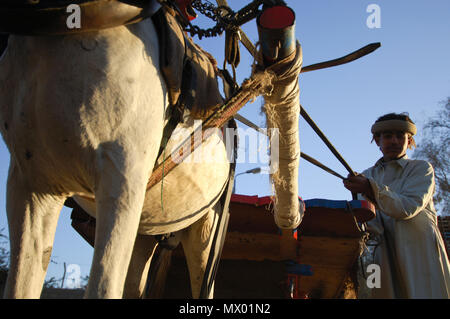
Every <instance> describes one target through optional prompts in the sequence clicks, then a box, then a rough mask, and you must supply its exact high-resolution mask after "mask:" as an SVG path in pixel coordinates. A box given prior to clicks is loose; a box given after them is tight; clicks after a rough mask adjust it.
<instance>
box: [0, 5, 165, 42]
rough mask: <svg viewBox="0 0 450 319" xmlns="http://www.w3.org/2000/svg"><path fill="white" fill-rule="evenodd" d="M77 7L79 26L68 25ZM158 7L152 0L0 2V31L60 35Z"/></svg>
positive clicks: (139, 16)
mask: <svg viewBox="0 0 450 319" xmlns="http://www.w3.org/2000/svg"><path fill="white" fill-rule="evenodd" d="M71 4H76V5H78V6H79V8H80V21H81V27H80V28H69V27H68V26H67V20H68V18H69V17H70V16H71V14H72V11H70V10H69V12H67V7H68V6H69V5H71ZM158 8H159V4H158V3H157V2H156V0H150V1H149V0H147V1H146V0H84V1H73V0H53V1H50V0H41V1H39V0H38V1H11V0H6V1H5V0H2V2H1V4H0V32H4V33H11V34H19V35H62V34H74V33H81V32H89V31H97V30H102V29H107V28H112V27H117V26H120V25H127V24H132V23H137V22H139V21H141V20H143V19H145V18H147V17H150V16H151V15H152V14H153V13H154V12H155V10H157V9H158Z"/></svg>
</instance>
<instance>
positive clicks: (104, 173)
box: [86, 143, 149, 298]
mask: <svg viewBox="0 0 450 319" xmlns="http://www.w3.org/2000/svg"><path fill="white" fill-rule="evenodd" d="M97 156H98V157H97V167H98V171H97V176H98V177H97V179H96V190H95V199H96V204H97V207H96V211H97V212H96V214H97V221H96V232H95V246H94V257H93V260H92V268H91V273H90V278H89V283H88V287H87V290H86V297H87V298H122V293H123V288H124V284H125V278H126V275H127V269H128V266H129V263H130V259H131V254H132V250H133V245H134V242H135V239H136V235H137V230H138V226H139V220H140V216H141V211H142V206H143V203H144V196H145V190H146V185H147V180H148V176H149V170H148V166H149V165H148V160H149V159H148V158H144V157H142V156H139V155H138V154H136V153H133V151H130V150H125V149H123V148H122V147H121V146H120V145H117V144H116V143H104V144H102V145H101V146H100V147H99V150H98V154H97ZM146 166H147V169H146V168H145V167H146Z"/></svg>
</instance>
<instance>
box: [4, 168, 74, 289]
mask: <svg viewBox="0 0 450 319" xmlns="http://www.w3.org/2000/svg"><path fill="white" fill-rule="evenodd" d="M64 200H65V198H63V197H55V196H51V195H48V194H43V193H39V192H35V191H32V190H31V188H30V185H29V183H27V182H26V181H25V179H24V178H23V176H22V174H21V173H20V171H19V170H18V168H17V166H16V165H15V164H14V162H13V161H11V166H10V170H9V176H8V189H7V204H6V206H7V214H8V224H9V238H10V254H11V258H10V267H9V274H8V279H7V282H6V287H5V292H4V297H5V298H39V297H40V294H41V291H42V286H43V283H44V279H45V275H46V272H47V266H48V263H49V261H50V256H51V253H52V247H53V240H54V236H55V231H56V225H57V223H58V216H59V212H60V211H61V208H62V206H63V203H64Z"/></svg>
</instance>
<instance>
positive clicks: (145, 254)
mask: <svg viewBox="0 0 450 319" xmlns="http://www.w3.org/2000/svg"><path fill="white" fill-rule="evenodd" d="M156 246H157V242H156V239H155V237H154V236H147V235H139V234H138V235H137V237H136V241H135V243H134V248H133V255H132V256H131V261H130V266H129V267H128V274H127V279H126V282H125V289H124V292H123V297H124V298H127V299H131V298H133V299H136V298H142V297H143V294H144V291H145V285H146V282H147V276H148V271H149V268H150V262H151V260H152V256H153V253H154V251H155V248H156Z"/></svg>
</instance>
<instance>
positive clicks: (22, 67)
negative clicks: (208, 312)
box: [0, 19, 230, 298]
mask: <svg viewBox="0 0 450 319" xmlns="http://www.w3.org/2000/svg"><path fill="white" fill-rule="evenodd" d="M167 107H168V102H167V92H166V87H165V83H164V81H163V79H162V77H161V74H160V70H159V51H158V39H157V34H156V31H155V28H154V25H153V23H152V21H151V19H145V20H143V21H141V22H139V23H137V24H133V25H130V26H120V27H116V28H112V29H106V30H102V31H98V32H90V33H83V34H80V35H68V36H48V37H44V36H39V37H37V36H36V37H35V36H33V37H31V36H30V37H28V36H10V38H9V43H8V47H7V50H6V52H5V53H4V55H3V57H2V58H1V60H0V122H1V133H2V135H3V138H4V140H5V142H6V144H7V146H8V148H9V151H10V153H11V162H10V163H11V164H10V169H9V176H8V184H7V215H8V223H9V233H10V242H11V251H10V253H11V264H10V269H9V276H8V280H7V284H6V288H5V297H7V298H39V296H40V293H41V290H42V285H43V281H44V278H45V275H46V270H47V266H48V263H49V259H50V256H51V252H52V246H53V240H54V234H55V229H56V225H57V221H58V216H59V212H60V210H61V208H62V206H63V204H64V202H65V200H66V198H68V197H74V198H75V199H76V200H77V201H78V202H79V204H80V205H81V206H82V207H84V209H85V210H86V211H87V212H88V213H90V214H91V215H92V216H94V217H95V218H96V221H97V224H96V225H97V226H96V238H95V247H94V256H93V262H92V268H91V272H90V277H89V283H88V287H87V291H86V297H102V298H121V297H123V296H124V297H139V296H141V295H142V292H143V290H144V285H145V282H146V276H147V272H148V267H149V264H150V260H151V256H152V253H153V251H154V248H155V246H156V241H155V240H154V238H153V236H148V235H155V234H162V233H168V232H174V231H178V230H180V229H185V228H186V227H188V226H190V225H192V226H191V227H188V228H187V229H186V231H185V233H184V234H183V237H182V244H183V247H184V250H185V254H186V256H187V262H188V266H189V270H190V275H191V286H192V294H193V296H194V297H198V296H199V291H200V285H201V283H202V279H203V273H204V270H205V265H206V261H207V257H208V254H209V248H210V244H211V240H210V237H211V236H210V234H211V232H212V231H213V230H214V225H215V221H216V220H217V218H216V214H215V213H216V212H217V211H218V209H220V207H218V206H219V205H218V199H219V197H220V195H221V193H222V192H223V190H224V188H225V185H226V182H227V180H228V175H229V169H230V164H229V162H228V160H227V152H226V148H225V145H224V142H223V140H222V139H221V136H220V134H219V133H218V134H215V135H213V136H212V137H210V138H209V139H208V140H207V141H206V143H205V144H204V145H203V146H202V152H203V154H213V155H212V157H213V158H214V159H215V162H214V163H210V162H209V163H208V162H207V161H203V162H201V161H200V162H198V161H191V162H186V163H182V164H180V165H179V166H178V167H177V168H175V169H174V170H173V171H172V172H171V173H170V174H168V175H167V176H165V177H164V180H163V183H164V185H163V187H161V184H157V185H156V186H154V187H153V188H151V189H150V190H147V189H146V186H147V182H148V180H149V177H150V175H151V173H152V170H153V168H154V166H155V163H156V162H157V160H158V159H157V154H158V150H159V148H160V142H161V138H162V133H163V127H164V125H165V123H166V121H167V118H166V116H165V114H166V110H167ZM182 125H184V127H185V128H189V127H192V125H193V123H192V121H189V120H188V121H187V122H186V123H185V124H182ZM174 144H176V142H175V140H174V139H173V140H171V142H169V145H168V148H167V149H168V150H169V151H170V149H171V145H172V146H173V145H174ZM194 153H195V152H194ZM167 155H168V154H167ZM191 156H192V154H191ZM160 160H161V159H160ZM128 269H129V271H128V275H127V270H128Z"/></svg>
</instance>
